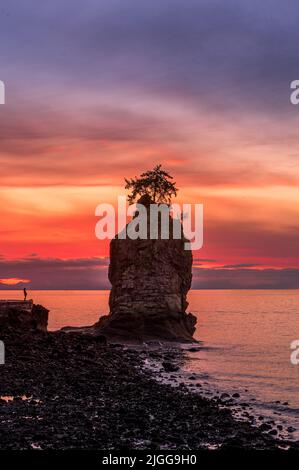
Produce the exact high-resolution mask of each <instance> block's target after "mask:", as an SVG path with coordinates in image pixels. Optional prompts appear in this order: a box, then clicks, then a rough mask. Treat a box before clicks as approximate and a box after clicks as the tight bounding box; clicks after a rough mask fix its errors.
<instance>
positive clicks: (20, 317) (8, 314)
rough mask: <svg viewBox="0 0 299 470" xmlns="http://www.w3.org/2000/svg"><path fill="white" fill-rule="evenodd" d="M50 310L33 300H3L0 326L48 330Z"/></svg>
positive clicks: (1, 302)
mask: <svg viewBox="0 0 299 470" xmlns="http://www.w3.org/2000/svg"><path fill="white" fill-rule="evenodd" d="M48 314H49V310H47V309H46V308H44V307H43V306H42V305H35V304H33V302H32V301H31V300H27V301H24V302H21V301H11V300H10V301H5V300H4V301H1V300H0V327H1V328H6V327H13V328H20V329H23V330H28V329H31V330H39V331H44V332H46V331H47V326H48Z"/></svg>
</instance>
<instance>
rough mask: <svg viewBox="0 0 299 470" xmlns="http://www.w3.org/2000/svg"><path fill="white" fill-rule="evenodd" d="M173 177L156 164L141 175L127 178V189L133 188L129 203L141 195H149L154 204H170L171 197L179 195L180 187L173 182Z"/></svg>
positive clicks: (132, 202)
mask: <svg viewBox="0 0 299 470" xmlns="http://www.w3.org/2000/svg"><path fill="white" fill-rule="evenodd" d="M172 179H173V177H172V176H171V175H170V174H169V173H167V172H166V171H164V170H162V169H161V165H156V166H155V167H154V169H153V170H149V171H146V172H145V173H142V174H141V175H140V176H139V177H137V176H136V177H135V178H131V179H127V178H125V182H126V186H125V188H126V189H129V190H131V194H129V195H128V202H129V204H134V202H136V200H137V198H138V197H139V196H140V197H141V196H144V195H146V196H149V197H150V199H151V200H152V202H153V203H154V204H162V203H163V204H168V205H169V204H170V202H171V198H172V197H173V196H176V195H177V192H178V188H177V187H176V186H175V185H176V183H175V182H172V181H170V180H172Z"/></svg>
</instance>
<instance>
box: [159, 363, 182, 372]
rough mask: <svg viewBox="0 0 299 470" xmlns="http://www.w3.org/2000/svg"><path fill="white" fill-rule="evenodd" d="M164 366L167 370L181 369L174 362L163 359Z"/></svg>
mask: <svg viewBox="0 0 299 470" xmlns="http://www.w3.org/2000/svg"><path fill="white" fill-rule="evenodd" d="M162 366H163V368H164V370H165V372H176V371H178V370H179V369H180V368H179V366H177V365H176V364H173V363H172V362H166V361H163V362H162Z"/></svg>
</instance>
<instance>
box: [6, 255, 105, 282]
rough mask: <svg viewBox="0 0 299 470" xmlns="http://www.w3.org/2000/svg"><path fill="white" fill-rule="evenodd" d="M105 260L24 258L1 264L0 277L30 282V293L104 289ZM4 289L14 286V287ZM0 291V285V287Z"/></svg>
mask: <svg viewBox="0 0 299 470" xmlns="http://www.w3.org/2000/svg"><path fill="white" fill-rule="evenodd" d="M108 262H109V261H108V260H107V259H105V258H73V259H67V260H64V259H58V258H44V259H42V258H31V257H28V258H23V259H18V260H0V276H3V277H4V276H5V278H17V277H19V278H22V279H27V278H30V288H31V289H37V290H39V289H91V290H92V289H107V288H109V287H110V284H109V281H108V277H107V269H108ZM7 285H14V284H13V283H10V284H7V283H6V286H5V287H2V289H3V288H7ZM0 289H1V285H0Z"/></svg>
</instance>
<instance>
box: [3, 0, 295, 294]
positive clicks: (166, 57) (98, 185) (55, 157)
mask: <svg viewBox="0 0 299 470" xmlns="http://www.w3.org/2000/svg"><path fill="white" fill-rule="evenodd" d="M26 3H27V10H26V8H25V6H24V5H21V6H20V5H19V4H18V5H17V2H15V1H12V2H8V1H4V2H3V4H5V6H4V13H3V12H2V13H1V16H0V31H1V33H0V35H1V36H2V40H1V41H0V48H1V54H0V64H1V68H0V73H1V76H0V79H1V80H3V81H4V83H5V85H6V104H5V105H1V106H0V120H1V126H0V137H1V146H0V164H1V166H0V183H1V187H0V203H1V212H2V213H1V223H0V288H3V289H6V288H8V287H16V288H20V287H23V286H24V285H26V286H27V287H28V288H29V289H34V288H37V289H41V288H45V289H56V288H66V289H71V288H74V289H79V288H82V289H88V288H90V289H96V288H107V287H109V283H108V281H107V265H108V263H109V259H108V257H109V243H108V242H101V241H99V240H97V239H96V237H95V234H94V229H95V224H96V222H97V218H96V217H95V215H94V212H95V208H96V206H97V205H98V204H99V203H101V202H111V203H112V204H115V203H116V199H117V196H118V195H120V194H125V192H124V177H133V176H136V175H139V174H140V173H141V172H143V171H144V170H147V169H150V168H152V167H153V166H154V165H155V164H157V163H162V165H163V166H164V167H165V168H166V170H168V171H169V172H170V173H171V174H173V176H174V178H175V180H176V182H177V186H178V187H179V189H180V190H179V194H178V199H177V202H181V203H183V202H191V203H203V204H204V247H203V248H202V249H201V250H199V251H198V252H195V253H194V271H193V272H194V281H193V286H194V287H196V288H201V287H202V288H240V287H245V288H295V287H299V239H298V228H299V191H298V183H299V168H298V155H299V139H298V137H297V131H298V129H299V106H298V108H297V107H296V106H293V105H291V104H290V100H289V94H290V90H289V87H290V82H291V81H292V80H294V79H299V67H297V65H296V60H297V59H296V58H297V52H296V43H297V42H298V41H297V39H298V36H299V33H298V27H297V26H296V22H295V20H294V19H293V16H292V7H293V6H294V8H295V2H290V7H289V9H290V10H289V11H285V12H284V14H283V15H282V14H281V11H280V8H279V5H280V4H279V2H272V3H273V4H275V5H277V8H276V9H273V10H271V11H269V9H267V8H266V3H267V2H265V7H264V6H261V5H259V4H258V2H252V4H251V6H249V5H247V6H245V5H242V4H241V2H238V3H237V2H234V1H228V2H227V5H226V8H225V9H224V8H223V6H222V5H223V4H222V2H220V1H213V2H208V1H199V2H193V1H187V2H186V3H185V2H178V1H176V0H173V1H172V2H169V1H166V2H165V3H164V2H163V5H160V4H159V3H160V2H159V3H158V2H154V5H153V6H152V8H150V7H149V5H147V3H145V2H135V1H131V2H129V1H127V0H124V1H122V2H120V1H112V2H108V1H106V0H105V1H103V2H94V1H87V2H86V3H85V4H84V9H83V11H82V10H81V7H80V4H79V2H78V4H77V2H76V1H75V2H72V3H71V2H68V1H66V2H64V5H63V6H61V5H60V4H59V2H58V1H57V2H56V1H54V2H53V3H52V2H51V4H52V5H47V6H45V5H40V6H38V7H37V8H33V6H34V4H35V5H36V3H35V2H34V1H28V2H26ZM28 5H32V10H31V11H30V15H29V12H28ZM71 5H72V15H67V7H69V8H71ZM258 5H259V7H258ZM54 6H55V7H54ZM297 62H298V61H297ZM296 67H297V69H296Z"/></svg>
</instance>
